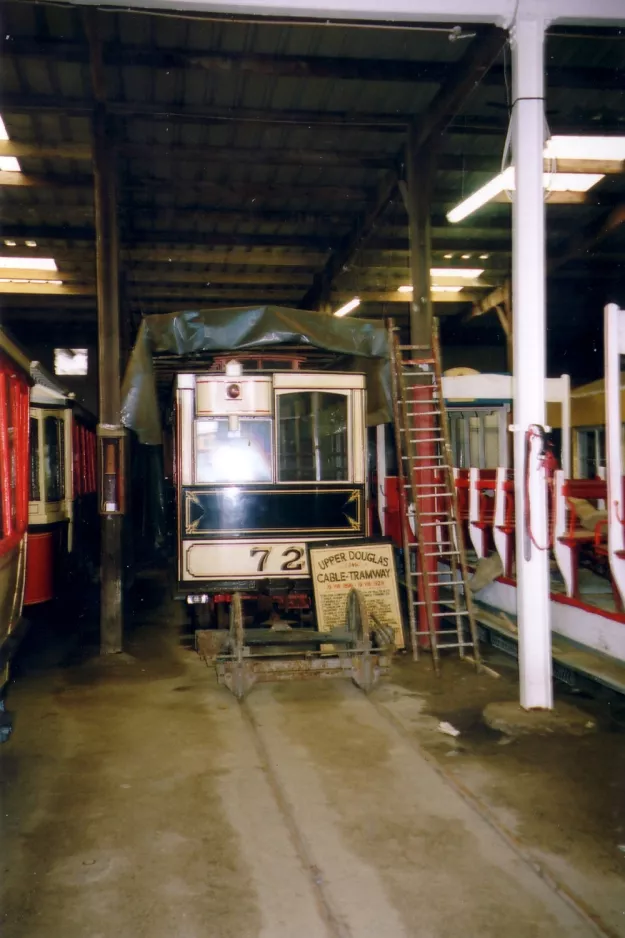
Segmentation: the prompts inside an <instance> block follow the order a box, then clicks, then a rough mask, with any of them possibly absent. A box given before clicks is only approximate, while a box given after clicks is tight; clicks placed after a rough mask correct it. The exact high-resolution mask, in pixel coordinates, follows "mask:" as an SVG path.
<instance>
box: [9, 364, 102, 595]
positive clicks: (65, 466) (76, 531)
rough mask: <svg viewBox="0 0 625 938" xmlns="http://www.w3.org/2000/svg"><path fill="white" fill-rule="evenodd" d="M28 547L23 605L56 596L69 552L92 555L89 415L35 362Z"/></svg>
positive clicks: (93, 486)
mask: <svg viewBox="0 0 625 938" xmlns="http://www.w3.org/2000/svg"><path fill="white" fill-rule="evenodd" d="M31 375H32V379H33V387H32V390H31V395H30V458H29V466H30V477H29V502H28V550H27V555H26V588H25V593H24V605H25V606H34V605H38V604H40V603H45V602H48V601H50V600H52V599H53V598H55V597H57V596H59V595H60V594H61V593H62V592H63V591H64V590H65V589H66V588H67V585H68V581H69V576H70V571H71V569H72V564H71V562H70V561H71V560H72V558H76V557H78V558H79V560H80V563H81V565H85V564H86V563H87V562H88V561H89V560H90V559H91V561H92V562H94V561H95V555H94V542H95V538H94V535H95V529H96V525H97V505H96V484H97V483H96V435H95V419H94V418H93V417H92V416H91V415H90V414H89V413H88V412H87V411H85V410H84V409H83V408H82V407H81V406H80V405H79V404H78V403H77V402H76V401H75V399H74V395H73V394H70V393H69V392H68V391H67V390H65V389H64V388H62V387H61V386H60V385H59V384H58V382H57V381H56V380H55V379H54V378H53V377H52V376H51V375H49V374H48V373H47V372H46V371H45V369H44V368H42V367H41V365H40V364H39V363H38V362H33V363H32V365H31Z"/></svg>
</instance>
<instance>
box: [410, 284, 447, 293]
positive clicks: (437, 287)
mask: <svg viewBox="0 0 625 938" xmlns="http://www.w3.org/2000/svg"><path fill="white" fill-rule="evenodd" d="M461 290H462V287H451V286H449V285H447V284H445V285H443V284H436V283H434V284H432V291H431V292H432V293H460V291H461ZM397 292H398V293H412V286H411V285H410V284H406V285H405V286H401V287H397Z"/></svg>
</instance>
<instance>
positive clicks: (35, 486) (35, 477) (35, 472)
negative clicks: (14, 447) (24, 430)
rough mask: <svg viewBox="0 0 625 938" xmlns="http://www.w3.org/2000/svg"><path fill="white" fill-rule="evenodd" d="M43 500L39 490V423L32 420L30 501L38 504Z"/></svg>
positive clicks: (33, 418) (34, 418)
mask: <svg viewBox="0 0 625 938" xmlns="http://www.w3.org/2000/svg"><path fill="white" fill-rule="evenodd" d="M40 498H41V491H40V489H39V421H38V420H37V418H36V417H31V418H30V500H31V502H38V501H39V499H40Z"/></svg>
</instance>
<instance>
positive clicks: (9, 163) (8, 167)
mask: <svg viewBox="0 0 625 938" xmlns="http://www.w3.org/2000/svg"><path fill="white" fill-rule="evenodd" d="M0 171H2V172H4V173H21V171H22V167H21V166H20V164H19V163H18V162H17V159H16V158H15V157H14V156H0Z"/></svg>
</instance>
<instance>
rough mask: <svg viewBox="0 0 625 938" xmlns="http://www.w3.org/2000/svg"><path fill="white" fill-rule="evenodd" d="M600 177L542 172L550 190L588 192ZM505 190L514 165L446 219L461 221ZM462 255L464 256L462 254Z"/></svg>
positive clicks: (511, 184)
mask: <svg viewBox="0 0 625 938" xmlns="http://www.w3.org/2000/svg"><path fill="white" fill-rule="evenodd" d="M600 179H603V174H601V173H543V186H544V187H545V189H549V190H550V191H551V192H588V190H589V189H590V188H591V187H592V186H594V185H596V183H598V182H599V180H600ZM506 190H507V191H508V192H512V191H514V166H508V168H507V169H506V170H505V172H503V173H500V174H499V175H498V176H495V178H494V179H491V180H489V182H487V183H486V185H485V186H482V188H481V189H478V190H477V192H474V193H473V195H470V196H469V198H468V199H465V200H464V201H463V202H460V204H459V205H456V207H455V208H452V210H451V211H450V212H448V213H447V220H448V221H450V222H451V223H452V224H455V223H456V222H459V221H462V219H463V218H466V217H467V216H468V215H471V213H472V212H475V211H477V209H478V208H481V207H482V206H483V205H486V203H487V202H490V200H491V199H494V198H495V197H496V196H498V195H499V194H500V193H501V192H504V191H506ZM462 256H463V258H464V257H465V255H464V254H463V255H462ZM468 256H470V255H468Z"/></svg>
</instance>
